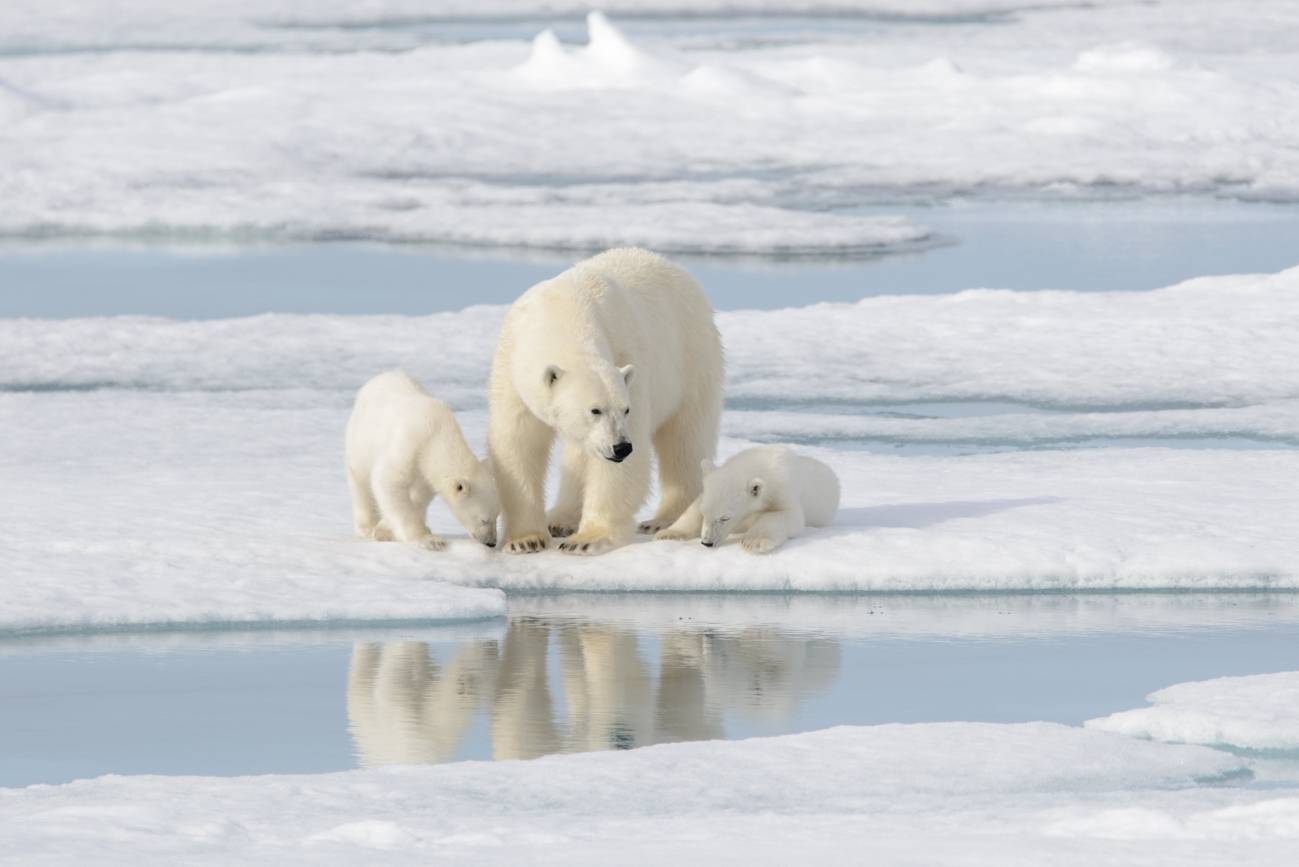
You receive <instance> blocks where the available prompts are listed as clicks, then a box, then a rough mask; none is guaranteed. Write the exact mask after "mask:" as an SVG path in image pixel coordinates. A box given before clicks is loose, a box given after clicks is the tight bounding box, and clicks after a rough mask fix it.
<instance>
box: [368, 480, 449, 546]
mask: <svg viewBox="0 0 1299 867" xmlns="http://www.w3.org/2000/svg"><path fill="white" fill-rule="evenodd" d="M374 496H375V499H377V500H378V501H379V510H380V511H381V512H383V526H385V527H387V528H389V529H391V530H392V535H393V537H394V538H395V539H396V540H397V541H398V542H409V543H413V544H417V545H420V546H422V547H424V548H427V549H429V550H430V551H441V550H443V549H444V548H446V546H447V542H446V540H445V539H443V538H442V537H441V536H437V535H434V534H433V533H432V532H431V531H430V530H429V528H428V527H427V526H425V524H424V515H425V513H424V512H422V511H418V510H417V509H416V508H415V503H414V502H412V499H411V483H410V479H409V478H406V477H405V476H404V475H403V474H402V473H400V472H398V471H395V470H394V469H392V468H391V467H382V468H380V469H379V470H377V471H376V472H375V474H374ZM424 506H425V509H427V508H428V503H427V502H425V504H424ZM376 531H377V528H376ZM376 535H377V532H376Z"/></svg>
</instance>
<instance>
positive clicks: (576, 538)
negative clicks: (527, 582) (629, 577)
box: [559, 446, 650, 556]
mask: <svg viewBox="0 0 1299 867" xmlns="http://www.w3.org/2000/svg"><path fill="white" fill-rule="evenodd" d="M645 452H646V450H645V449H644V448H643V447H641V446H637V447H636V449H635V450H633V452H632V454H631V456H630V457H629V458H627V460H625V461H623V462H622V463H618V464H616V463H614V462H612V461H608V460H605V459H604V458H600V457H594V456H588V457H587V458H586V488H585V492H584V497H583V500H582V522H581V524H580V525H579V526H578V528H577V532H576V533H574V534H573V535H571V536H569V537H568V538H567V539H565V540H564V541H563V542H561V543H560V545H559V550H561V551H567V552H568V553H570V554H581V555H586V556H591V555H594V554H603V553H604V552H605V551H610V550H612V549H614V548H617V547H620V546H622V545H625V544H627V543H628V542H630V541H631V538H632V529H633V522H634V520H635V516H636V510H637V509H639V508H640V506H641V504H642V503H644V502H645V495H646V494H648V493H649V482H650V459H649V455H648V454H646V453H645Z"/></svg>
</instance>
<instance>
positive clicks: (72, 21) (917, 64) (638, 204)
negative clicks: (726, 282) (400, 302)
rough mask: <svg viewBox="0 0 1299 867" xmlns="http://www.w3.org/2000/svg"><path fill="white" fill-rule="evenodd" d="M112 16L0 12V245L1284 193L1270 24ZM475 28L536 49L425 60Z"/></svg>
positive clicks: (14, 7) (665, 225) (853, 215)
mask: <svg viewBox="0 0 1299 867" xmlns="http://www.w3.org/2000/svg"><path fill="white" fill-rule="evenodd" d="M114 5H115V7H117V8H115V10H114V12H120V13H121V14H120V15H115V14H114V13H111V12H106V11H105V10H104V8H103V6H102V4H92V5H85V4H79V3H69V2H59V3H32V2H19V3H13V4H6V5H5V8H4V10H3V11H0V34H4V39H3V42H2V43H0V48H3V50H2V51H0V118H3V119H4V121H5V129H6V135H5V137H4V138H3V140H0V160H3V162H4V164H5V165H6V166H7V167H8V169H9V170H8V171H6V172H5V174H4V175H3V176H2V177H0V197H3V198H4V200H5V201H6V203H7V207H6V208H5V210H4V212H3V213H2V214H0V234H4V235H8V236H18V237H45V236H61V235H77V234H84V233H92V234H98V233H107V234H111V235H116V236H130V237H163V238H170V239H177V238H209V239H210V238H226V239H230V238H233V239H246V238H280V239H285V238H299V239H301V238H306V239H331V238H376V239H384V240H394V241H419V242H438V243H452V244H466V245H512V246H525V247H546V248H565V249H587V248H593V247H599V246H604V245H609V244H613V243H643V244H652V245H655V246H657V247H659V248H661V249H664V250H677V251H694V252H718V253H746V254H753V253H757V254H764V255H765V254H781V255H800V254H811V255H844V254H861V253H870V252H878V251H880V250H885V249H894V248H899V247H913V246H915V245H916V244H917V243H921V242H925V241H927V240H932V239H930V238H929V234H928V231H927V230H926V229H925V228H924V227H923V226H919V225H915V224H912V223H909V222H907V221H906V220H901V219H887V218H882V217H875V216H866V215H863V214H861V213H859V212H855V210H860V208H861V207H862V206H866V205H878V204H879V203H880V202H885V203H887V202H890V201H914V200H915V199H916V197H917V196H920V197H921V198H924V199H944V198H950V197H952V196H968V195H971V194H973V195H999V194H1012V195H1016V196H1025V195H1027V196H1032V197H1050V198H1054V197H1060V196H1064V197H1078V196H1084V197H1092V196H1108V195H1114V194H1116V193H1119V194H1123V195H1132V196H1140V195H1166V194H1183V193H1192V194H1208V195H1217V196H1237V197H1243V198H1247V199H1275V200H1281V201H1293V200H1295V199H1296V198H1299V156H1296V154H1297V153H1299V149H1297V148H1296V143H1297V142H1299V139H1297V138H1296V134H1295V132H1294V131H1295V130H1296V129H1299V116H1296V114H1295V112H1296V109H1295V106H1296V105H1299V74H1296V73H1295V70H1296V69H1299V64H1296V63H1295V62H1294V55H1293V40H1292V39H1290V38H1288V34H1292V33H1294V32H1295V30H1296V28H1299V21H1296V20H1295V14H1294V10H1293V7H1292V6H1287V5H1286V4H1284V3H1266V4H1263V5H1262V6H1261V7H1260V8H1259V11H1258V13H1257V14H1254V15H1237V14H1234V13H1233V12H1232V11H1231V10H1230V9H1228V8H1227V7H1224V6H1222V5H1221V4H1217V5H1215V4H1207V3H1202V2H1193V0H1192V2H1187V3H1180V4H1176V6H1175V7H1174V6H1172V5H1169V6H1163V5H1158V4H1153V5H1152V4H1114V5H1113V6H1106V7H1105V8H1104V9H1097V8H1096V6H1097V5H1098V4H1041V3H1034V4H1030V5H1023V6H1020V5H1017V4H1011V3H1003V2H1000V0H998V2H988V3H957V2H942V3H932V4H924V7H923V8H921V9H919V10H918V11H907V10H911V9H912V7H911V5H910V4H875V3H842V4H839V3H810V4H803V3H798V4H793V5H781V4H769V3H766V2H760V3H757V4H750V3H745V4H742V5H735V4H729V3H719V4H712V5H710V6H709V7H708V9H711V10H713V11H716V12H719V13H722V14H723V18H725V17H726V16H727V15H731V14H734V13H742V12H749V13H752V12H754V11H759V10H762V9H776V10H778V11H782V12H785V13H800V12H801V13H807V14H809V15H812V16H813V19H814V23H815V14H816V13H824V12H827V11H837V12H839V13H846V14H848V16H849V17H848V20H849V22H850V23H851V21H853V20H856V21H859V22H860V21H861V20H868V21H870V20H875V25H874V26H873V27H865V28H861V29H859V30H858V31H853V32H852V33H850V34H848V35H844V34H840V33H837V32H836V31H835V28H833V27H824V26H821V27H820V28H819V29H818V27H817V26H812V27H811V29H810V31H809V32H807V33H801V35H800V37H799V39H797V40H795V41H794V42H792V43H786V42H784V41H781V40H777V41H776V42H775V43H773V44H769V45H768V44H764V43H763V41H762V40H761V39H759V40H758V42H757V44H749V43H748V42H744V41H743V40H739V44H742V45H744V47H745V49H746V50H743V51H737V50H735V48H736V44H737V39H738V37H736V38H731V37H725V36H719V37H717V39H715V40H712V41H709V40H708V39H704V40H703V42H702V43H701V42H700V39H701V36H705V35H706V33H707V32H708V30H709V29H708V28H704V30H703V31H702V32H701V29H700V28H699V27H698V26H685V25H683V26H682V27H681V28H680V29H679V30H677V31H671V30H668V31H660V32H650V33H644V34H637V35H634V36H629V35H628V34H627V33H626V32H624V30H623V29H622V28H621V27H620V26H619V24H618V22H617V19H616V17H615V19H614V20H613V21H610V19H608V18H606V17H605V16H603V15H601V14H599V13H592V14H591V16H590V18H589V19H588V23H587V29H588V34H587V37H586V39H585V41H583V40H580V39H579V40H578V41H576V42H572V41H569V42H565V41H563V40H561V38H560V37H559V36H557V35H556V34H555V32H553V31H552V30H548V29H546V27H545V26H544V25H545V24H546V23H547V22H548V21H549V20H550V18H551V17H553V16H555V15H557V14H558V15H561V16H562V15H568V16H569V17H570V19H571V16H572V13H573V12H574V11H575V10H576V7H575V6H572V5H568V4H560V5H555V4H549V3H546V4H527V3H525V4H503V5H501V6H499V7H497V6H496V5H494V4H488V5H487V6H486V7H482V6H480V5H479V4H469V5H470V6H472V9H470V8H469V6H466V7H465V9H462V10H460V13H456V12H455V9H454V8H453V7H440V9H439V11H438V12H437V13H436V14H434V15H432V17H431V18H430V17H429V13H428V10H427V8H426V4H417V3H413V2H411V3H401V2H385V3H374V4H363V5H362V6H360V7H357V6H355V5H354V4H344V3H334V2H327V3H307V2H301V3H285V4H275V5H274V7H273V8H271V9H267V8H266V7H265V4H254V3H250V2H241V3H238V4H217V3H213V2H204V3H202V4H198V5H195V6H193V7H190V6H187V7H186V10H185V13H184V14H179V13H177V12H176V10H174V9H172V8H171V7H169V6H166V5H165V4H157V3H117V4H114ZM1047 5H1050V6H1057V7H1058V8H1045V6H1047ZM903 6H906V9H903V8H902V7H903ZM612 8H614V10H615V14H616V11H617V10H619V9H622V10H628V11H637V10H639V11H642V12H645V13H649V14H651V15H653V16H658V17H657V18H653V19H652V20H656V21H657V20H661V18H662V15H663V14H665V13H666V14H671V13H673V12H677V13H683V14H684V13H686V12H690V13H692V14H698V13H699V12H700V9H699V7H697V6H695V5H693V4H691V5H689V6H661V5H654V4H641V3H635V2H629V3H625V4H615V6H614V7H612ZM87 10H91V11H90V12H89V14H90V15H92V16H93V21H92V19H91V18H88V17H87V16H88V11H87ZM466 12H467V13H468V14H469V19H468V20H469V21H470V22H480V24H481V22H484V21H487V22H490V20H493V16H497V15H498V14H500V13H503V14H505V15H507V16H508V15H516V14H524V15H529V16H535V17H536V19H537V23H536V24H535V29H532V30H531V32H530V33H528V36H527V38H525V37H524V35H523V33H520V32H519V30H518V28H519V27H520V26H522V25H520V24H518V23H516V24H515V25H512V26H513V28H514V29H512V30H509V31H508V32H504V33H500V34H497V33H494V32H490V31H487V32H484V31H481V30H479V31H474V30H473V28H472V27H470V31H469V35H468V36H466V37H465V39H464V40H463V41H454V40H453V41H451V42H448V41H446V39H445V38H444V37H443V36H442V35H439V34H440V32H441V31H439V30H438V27H439V26H440V27H443V28H445V27H450V26H452V24H453V23H454V22H455V21H460V25H459V26H462V27H465V26H468V25H466V24H465V19H464V18H463V15H464V14H465V13H466ZM998 12H1003V13H1009V14H1007V15H1005V16H1003V17H1002V18H999V19H998V20H997V23H996V24H988V23H984V24H980V23H979V22H978V21H977V20H970V19H968V17H967V18H965V19H962V18H961V16H969V15H970V14H975V15H976V16H977V15H978V14H981V13H998ZM456 14H461V15H462V17H461V18H460V19H457V18H455V15H456ZM439 15H441V16H444V18H439V17H438V16H439ZM854 15H855V16H857V17H856V18H855V19H854V18H853V17H852V16H854ZM872 15H875V16H877V19H878V20H876V19H871V18H870V16H872ZM908 15H913V16H918V17H919V18H920V19H923V18H925V16H932V15H936V16H938V19H936V20H934V21H930V22H928V23H917V22H916V21H915V20H913V19H908V18H907V16H908ZM862 16H866V17H865V19H863V18H862ZM879 16H882V17H879ZM890 16H893V17H891V18H890ZM943 16H947V18H943ZM953 16H955V17H953ZM515 20H516V22H517V19H515ZM528 20H529V21H532V20H534V19H532V18H529V19H528ZM682 20H683V21H687V22H689V21H692V20H694V19H690V18H688V17H687V18H684V19H682ZM908 21H910V23H908ZM439 22H441V24H439ZM448 22H450V23H448ZM92 23H93V27H92V26H91V25H92ZM475 26H479V25H475ZM482 26H486V25H482ZM421 28H423V29H421ZM430 28H432V29H431V30H430ZM475 32H476V33H477V36H475V35H474V33H475ZM525 32H526V31H525ZM538 34H539V35H538ZM759 36H761V34H759ZM572 38H573V37H572V36H571V35H570V33H569V32H567V31H566V32H565V34H564V39H567V40H571V39H572ZM391 39H396V40H399V41H397V42H395V43H393V42H385V41H384V40H391ZM367 40H369V41H367ZM109 49H112V50H109ZM368 49H383V50H368ZM953 142H959V143H960V146H959V147H954V146H953ZM705 229H706V230H707V231H704V230H705Z"/></svg>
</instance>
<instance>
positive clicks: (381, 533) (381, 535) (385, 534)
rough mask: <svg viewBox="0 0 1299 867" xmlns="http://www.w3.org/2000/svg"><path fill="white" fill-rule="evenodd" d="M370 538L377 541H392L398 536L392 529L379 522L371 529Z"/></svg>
mask: <svg viewBox="0 0 1299 867" xmlns="http://www.w3.org/2000/svg"><path fill="white" fill-rule="evenodd" d="M370 538H371V539H373V540H374V541H376V542H391V541H393V540H394V539H396V538H397V537H396V536H394V535H393V534H392V530H391V529H389V528H388V527H385V526H384V525H383V524H379V525H378V526H376V527H375V528H374V529H372V530H370Z"/></svg>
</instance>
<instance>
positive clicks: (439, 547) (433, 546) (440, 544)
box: [415, 533, 447, 551]
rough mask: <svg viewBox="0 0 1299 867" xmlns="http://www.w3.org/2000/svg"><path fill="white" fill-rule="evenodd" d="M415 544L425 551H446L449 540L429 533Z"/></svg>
mask: <svg viewBox="0 0 1299 867" xmlns="http://www.w3.org/2000/svg"><path fill="white" fill-rule="evenodd" d="M415 544H417V545H419V546H420V547H421V548H423V549H424V550H425V551H445V550H446V549H447V540H446V539H443V538H442V537H441V536H438V535H436V534H434V533H429V534H428V535H427V536H425V537H424V538H422V539H419V540H418V541H416V543H415Z"/></svg>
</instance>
